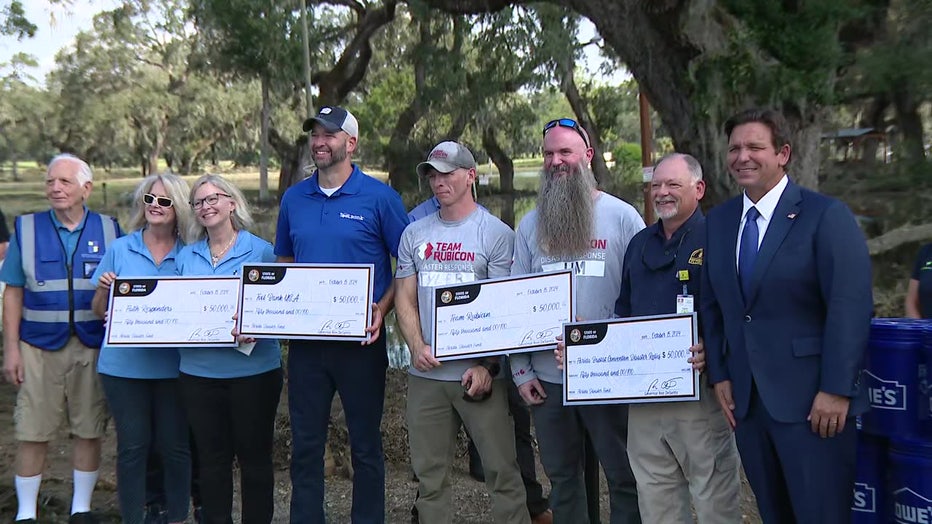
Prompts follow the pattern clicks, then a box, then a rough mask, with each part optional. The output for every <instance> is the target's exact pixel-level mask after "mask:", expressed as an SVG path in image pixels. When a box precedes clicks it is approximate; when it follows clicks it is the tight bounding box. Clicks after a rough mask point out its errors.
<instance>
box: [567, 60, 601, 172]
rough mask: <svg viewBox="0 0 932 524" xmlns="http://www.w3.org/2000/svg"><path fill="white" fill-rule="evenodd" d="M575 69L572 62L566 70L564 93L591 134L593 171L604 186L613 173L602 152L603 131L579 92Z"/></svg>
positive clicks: (577, 117) (578, 119)
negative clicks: (591, 115)
mask: <svg viewBox="0 0 932 524" xmlns="http://www.w3.org/2000/svg"><path fill="white" fill-rule="evenodd" d="M574 71H575V67H574V64H573V63H570V64H569V65H568V66H567V67H566V69H565V70H564V77H563V82H562V86H563V94H564V95H566V100H567V102H569V104H570V107H571V108H572V109H573V114H574V115H576V120H577V121H578V122H579V123H580V124H581V125H582V126H583V127H584V128H585V129H586V132H587V133H588V134H589V142H590V144H589V146H590V147H592V152H593V154H592V172H593V173H594V174H595V179H596V181H597V182H598V183H599V185H600V186H604V185H605V184H606V183H608V181H609V180H611V176H612V175H611V173H610V172H609V170H608V166H607V165H606V164H605V156H604V155H603V154H602V133H601V131H600V130H599V128H598V126H596V125H595V121H594V120H593V119H592V118H589V108H588V104H587V103H586V99H585V98H583V96H582V94H581V93H580V92H579V88H578V87H577V86H576V80H575V79H574V78H573V73H574Z"/></svg>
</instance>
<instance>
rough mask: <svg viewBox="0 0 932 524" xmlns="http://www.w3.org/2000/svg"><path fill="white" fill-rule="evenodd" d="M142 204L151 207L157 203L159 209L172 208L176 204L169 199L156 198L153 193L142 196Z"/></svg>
mask: <svg viewBox="0 0 932 524" xmlns="http://www.w3.org/2000/svg"><path fill="white" fill-rule="evenodd" d="M142 202H143V203H144V204H146V205H147V206H151V205H152V203H153V202H155V203H157V204H158V205H159V207H172V204H174V202H173V201H172V199H170V198H168V197H160V196H155V195H153V194H152V193H146V194H145V195H142Z"/></svg>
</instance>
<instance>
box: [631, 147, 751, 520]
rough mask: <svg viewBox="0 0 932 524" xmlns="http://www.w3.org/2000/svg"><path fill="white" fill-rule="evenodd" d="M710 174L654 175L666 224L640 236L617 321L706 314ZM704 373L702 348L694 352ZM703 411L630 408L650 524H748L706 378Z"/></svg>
mask: <svg viewBox="0 0 932 524" xmlns="http://www.w3.org/2000/svg"><path fill="white" fill-rule="evenodd" d="M704 193H705V182H703V180H702V167H701V166H700V165H699V162H697V161H696V159H695V158H693V157H691V156H689V155H685V154H679V153H673V154H670V155H667V156H665V157H663V158H662V159H661V160H660V161H659V162H658V163H657V166H656V168H655V169H654V175H653V180H652V181H651V199H652V200H653V205H654V210H655V212H656V214H657V216H658V217H660V220H659V221H657V222H656V223H655V224H652V225H651V226H649V227H648V228H646V229H644V230H643V231H641V232H639V233H638V234H637V235H635V236H634V238H632V239H631V243H630V244H629V245H628V250H627V252H626V253H625V262H624V268H623V270H622V275H621V293H620V294H619V297H618V301H617V302H616V303H615V314H616V315H618V316H619V317H637V316H647V315H664V314H670V313H692V312H694V311H696V307H697V306H698V305H699V293H700V286H699V284H700V275H701V270H702V258H703V257H702V254H703V248H704V247H705V239H706V229H705V216H703V214H702V210H701V209H699V200H701V199H702V196H703V194H704ZM690 350H691V351H692V352H693V354H694V356H693V358H692V361H693V367H694V368H696V369H702V363H703V362H704V358H705V356H704V354H703V346H702V339H701V338H700V342H699V344H698V345H696V346H693V347H692V348H690ZM700 383H701V384H702V386H703V388H702V391H701V392H700V394H699V401H698V402H662V403H648V404H631V405H630V406H629V408H628V457H629V458H630V460H631V469H632V470H633V471H634V477H635V480H637V490H638V506H639V508H640V513H641V521H642V522H643V523H644V524H652V523H653V524H664V523H667V522H691V521H692V510H691V509H690V501H692V506H693V507H694V508H695V511H696V516H697V518H698V519H699V522H741V508H740V506H739V504H738V503H737V500H738V498H739V496H740V490H741V484H740V480H739V473H738V468H739V467H740V466H739V462H738V450H737V448H736V447H735V439H734V435H733V434H732V432H731V431H730V428H729V427H728V422H727V421H726V420H725V417H724V416H722V414H721V412H720V409H719V407H718V402H717V401H716V399H715V395H714V392H713V390H712V388H711V386H710V385H709V383H708V380H706V376H705V374H703V375H702V376H701V381H700Z"/></svg>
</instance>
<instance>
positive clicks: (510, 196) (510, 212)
mask: <svg viewBox="0 0 932 524" xmlns="http://www.w3.org/2000/svg"><path fill="white" fill-rule="evenodd" d="M482 147H483V149H485V150H486V152H487V153H488V154H489V158H491V159H492V162H493V163H494V164H495V167H497V168H498V177H499V185H500V189H501V193H502V197H503V202H502V215H501V219H502V222H504V223H506V224H508V225H509V226H510V227H511V228H512V229H514V227H515V164H514V162H512V161H511V157H510V156H508V153H506V152H505V150H504V149H502V147H501V144H499V143H498V140H497V139H496V138H495V129H493V128H492V127H486V128H485V129H484V130H483V131H482Z"/></svg>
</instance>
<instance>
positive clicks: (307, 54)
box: [298, 0, 314, 118]
mask: <svg viewBox="0 0 932 524" xmlns="http://www.w3.org/2000/svg"><path fill="white" fill-rule="evenodd" d="M298 2H299V3H300V7H299V9H300V10H301V39H302V40H303V42H304V45H302V46H301V47H303V48H304V82H305V87H304V97H305V100H306V102H307V106H306V107H305V110H306V111H307V118H311V117H312V116H314V102H313V99H312V97H311V47H310V45H311V42H310V40H311V39H310V35H308V32H307V2H306V1H305V0H298Z"/></svg>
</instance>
